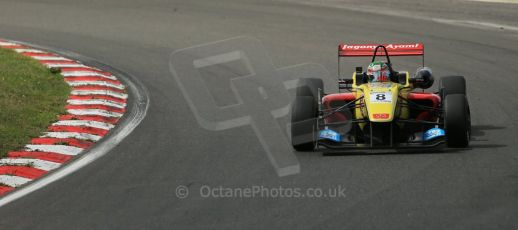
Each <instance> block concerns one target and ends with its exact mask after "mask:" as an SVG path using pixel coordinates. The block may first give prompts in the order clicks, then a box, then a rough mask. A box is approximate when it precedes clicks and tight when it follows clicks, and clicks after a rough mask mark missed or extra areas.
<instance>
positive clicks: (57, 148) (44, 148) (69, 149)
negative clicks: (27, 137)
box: [25, 145, 83, 156]
mask: <svg viewBox="0 0 518 230" xmlns="http://www.w3.org/2000/svg"><path fill="white" fill-rule="evenodd" d="M25 149H26V150H27V151H41V152H52V153H59V154H64V155H71V156H75V155H77V154H79V153H80V152H82V151H83V149H82V148H78V147H74V146H68V145H25Z"/></svg>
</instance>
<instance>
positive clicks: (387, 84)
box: [291, 43, 471, 151]
mask: <svg viewBox="0 0 518 230" xmlns="http://www.w3.org/2000/svg"><path fill="white" fill-rule="evenodd" d="M365 56H372V60H371V63H370V64H369V66H368V68H367V71H363V67H356V70H355V71H354V72H353V73H352V78H350V79H343V78H341V77H339V78H338V84H339V89H340V92H339V93H332V94H326V93H325V91H324V86H323V85H324V84H323V81H322V79H318V78H303V79H299V85H298V87H297V92H296V97H295V100H294V102H293V104H292V116H291V136H292V145H293V147H294V148H295V149H296V150H298V151H308V150H315V149H318V150H322V151H334V150H340V151H341V150H345V149H350V148H418V147H422V148H430V147H436V146H440V145H442V144H444V143H446V144H447V146H448V147H467V146H468V144H469V140H470V133H471V120H470V110H469V104H468V99H467V96H466V81H465V78H464V77H462V76H446V77H442V78H440V79H439V91H438V92H424V89H428V88H430V87H431V86H432V85H433V83H434V77H433V75H432V71H431V69H430V68H427V67H424V46H423V44H421V43H416V44H382V45H373V44H354V45H350V44H341V45H339V48H338V62H339V70H338V73H339V75H340V61H341V59H342V58H343V57H365ZM395 56H419V57H422V62H423V64H422V66H421V67H419V68H418V70H417V71H416V73H415V74H413V75H410V73H409V72H408V71H396V70H395V69H394V68H393V66H392V62H391V60H390V58H391V57H395ZM380 57H381V58H382V59H384V60H382V61H380V60H376V58H378V59H379V58H380ZM344 90H345V92H344Z"/></svg>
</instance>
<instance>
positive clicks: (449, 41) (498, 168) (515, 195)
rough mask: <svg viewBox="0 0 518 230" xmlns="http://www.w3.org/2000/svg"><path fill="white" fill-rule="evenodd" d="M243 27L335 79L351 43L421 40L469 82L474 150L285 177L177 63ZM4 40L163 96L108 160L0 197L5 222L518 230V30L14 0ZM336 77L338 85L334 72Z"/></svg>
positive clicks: (441, 64)
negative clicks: (196, 96) (210, 192)
mask: <svg viewBox="0 0 518 230" xmlns="http://www.w3.org/2000/svg"><path fill="white" fill-rule="evenodd" d="M402 2H404V1H402ZM476 4H482V3H476ZM481 6H483V7H486V9H487V10H488V11H490V12H494V11H492V9H493V8H494V9H496V8H505V9H512V7H514V5H512V6H511V5H509V6H503V5H501V4H487V5H483V4H482V5H481ZM396 7H397V6H396ZM433 10H436V11H437V12H438V13H437V14H436V16H437V17H447V16H448V15H447V14H448V13H444V15H441V14H440V12H441V8H440V7H437V6H435V8H431V9H430V11H433ZM456 16H459V15H456ZM461 16H462V15H461ZM506 17H511V18H512V17H513V16H509V15H506ZM510 21H513V20H510ZM503 23H504V24H505V22H503ZM242 35H245V36H250V37H255V38H257V39H259V40H261V41H262V42H263V44H264V47H265V49H266V51H267V52H268V53H269V54H270V55H271V57H272V61H273V63H274V64H275V65H276V66H278V67H282V66H289V65H295V64H299V63H308V62H310V63H319V64H322V65H323V66H324V67H325V68H327V69H328V70H329V71H330V74H331V75H335V74H336V59H335V58H336V57H335V55H336V47H337V44H338V43H340V42H385V41H386V42H399V41H404V42H414V41H421V42H423V43H425V45H426V55H427V56H426V59H427V65H428V66H430V67H431V68H432V69H434V74H435V75H436V76H444V75H450V74H462V75H465V76H466V77H467V79H468V88H469V100H470V103H471V111H472V120H473V128H474V133H473V135H474V137H473V138H474V140H473V141H472V144H471V147H470V148H468V149H463V150H443V151H434V152H417V153H412V154H408V153H393V154H363V155H358V154H352V155H339V156H323V155H322V154H321V153H309V152H305V153H296V156H297V158H298V161H299V162H300V167H301V171H300V173H299V174H296V175H291V176H285V177H278V176H277V174H276V173H275V171H274V170H273V168H272V165H271V164H270V161H269V160H268V158H267V156H266V155H265V154H264V153H263V150H262V147H261V145H260V143H259V141H258V139H257V137H256V136H255V134H254V132H253V131H252V129H251V128H250V127H240V128H235V129H229V130H225V131H219V132H213V131H208V130H206V129H203V128H201V127H200V126H199V125H198V123H197V122H196V120H195V119H194V117H193V114H192V112H191V110H190V109H189V107H188V104H187V102H186V100H185V98H184V97H183V95H182V94H181V92H180V90H179V88H178V85H177V84H176V82H175V81H174V80H173V78H172V77H171V73H170V71H169V57H170V54H171V53H172V52H173V51H175V50H178V49H182V48H186V47H190V46H193V45H198V44H203V43H207V42H213V41H218V40H222V39H227V38H231V37H235V36H242ZM0 37H3V38H8V39H13V40H20V41H25V42H31V43H35V44H40V45H43V46H49V47H56V48H59V49H63V50H70V51H73V52H76V53H80V54H83V55H85V56H88V57H92V58H95V59H96V60H98V61H99V62H102V63H106V64H108V65H111V66H114V67H116V68H118V69H122V70H124V71H125V72H127V73H129V74H131V75H133V76H137V77H138V78H139V80H140V81H141V82H142V84H143V85H144V86H145V87H146V88H147V89H148V91H149V93H150V101H151V104H150V107H149V110H148V113H147V117H146V118H145V119H144V120H143V121H142V123H141V124H140V126H139V127H137V128H136V129H135V130H134V132H133V133H132V134H131V135H129V136H128V137H127V138H126V139H125V140H123V141H122V142H121V143H120V145H119V146H117V147H116V148H114V149H113V150H112V151H111V152H110V153H108V154H107V155H106V156H104V157H103V158H101V159H99V160H97V161H95V162H93V163H92V164H90V165H88V166H86V167H85V168H83V169H81V170H80V171H77V172H76V173H74V174H72V175H70V176H68V177H65V178H64V179H62V180H59V181H57V182H55V183H52V184H50V185H48V186H46V187H44V188H42V189H41V190H38V191H36V192H34V193H31V194H29V195H27V196H25V197H23V198H21V199H19V200H16V201H14V202H12V203H9V204H8V205H6V206H4V207H1V208H0V217H1V218H0V229H172V228H175V229H286V228H291V229H323V228H327V229H517V228H518V221H517V220H518V167H517V166H518V161H517V160H518V153H517V152H518V151H517V149H518V135H516V134H517V131H516V128H517V123H518V118H517V117H518V116H517V115H516V108H518V100H517V99H516V98H517V96H516V89H517V87H516V86H517V85H518V77H517V73H518V65H516V60H518V54H517V53H518V45H517V44H518V43H517V42H518V36H517V34H516V32H513V31H507V30H505V29H490V28H485V29H484V28H471V27H466V26H459V25H448V24H441V23H437V22H433V21H429V20H418V19H412V20H411V19H409V18H405V17H395V16H387V15H382V14H372V13H366V12H358V11H353V10H347V9H338V8H333V7H327V6H314V5H300V4H296V3H290V2H283V1H274V2H269V1H268V2H266V1H237V0H225V1H201V0H194V1H156V0H155V1H144V0H142V1H136V0H130V1H116V0H112V1H65V0H52V1H51V0H47V1H35V0H34V1H23V2H22V1H14V0H13V1H0ZM403 64H406V63H403ZM403 64H402V65H403ZM396 65H397V64H396ZM410 70H411V71H412V70H413V69H410ZM331 79H332V78H331ZM333 86H334V87H335V88H332V87H333ZM326 87H328V88H330V91H333V89H334V90H336V86H335V85H334V83H333V82H332V80H327V81H326ZM258 106H260V105H258ZM265 109H266V108H265ZM179 185H186V186H189V188H190V189H191V191H190V196H189V197H188V198H185V199H179V198H177V197H176V196H175V188H176V187H177V186H179ZM202 185H209V186H213V187H217V186H225V187H232V188H239V187H249V186H255V185H257V186H265V187H272V188H273V187H279V186H283V187H291V188H296V187H299V188H308V187H318V188H323V189H327V188H335V187H338V186H341V187H344V188H346V192H345V193H346V195H347V196H346V197H345V198H298V199H293V198H257V197H256V198H203V197H201V195H200V194H197V193H198V191H197V189H199V188H200V187H201V186H202Z"/></svg>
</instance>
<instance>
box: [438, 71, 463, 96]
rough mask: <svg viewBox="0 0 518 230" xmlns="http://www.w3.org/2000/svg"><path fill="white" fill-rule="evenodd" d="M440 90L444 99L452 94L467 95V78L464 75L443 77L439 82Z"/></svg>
mask: <svg viewBox="0 0 518 230" xmlns="http://www.w3.org/2000/svg"><path fill="white" fill-rule="evenodd" d="M439 91H440V95H441V98H442V99H443V100H444V99H445V98H446V96H448V95H450V94H464V95H466V79H464V77H463V76H447V77H442V78H441V80H440V83H439Z"/></svg>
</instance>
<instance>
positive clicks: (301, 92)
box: [296, 78, 324, 106]
mask: <svg viewBox="0 0 518 230" xmlns="http://www.w3.org/2000/svg"><path fill="white" fill-rule="evenodd" d="M319 89H322V91H323V90H324V82H323V81H322V79H319V78H301V79H299V83H298V85H297V92H296V96H297V97H301V96H302V97H306V96H307V97H313V98H315V100H314V104H313V106H318V101H317V100H316V99H317V98H318V90H319Z"/></svg>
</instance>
